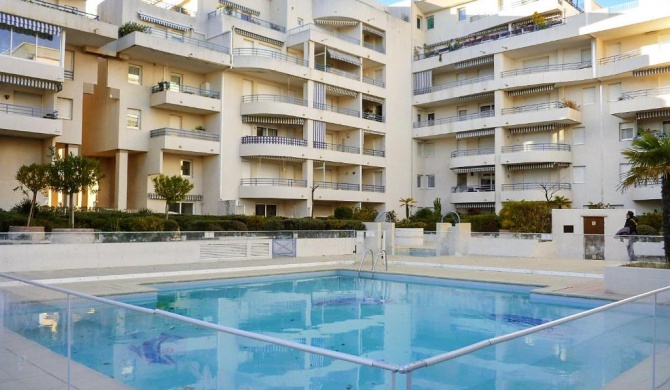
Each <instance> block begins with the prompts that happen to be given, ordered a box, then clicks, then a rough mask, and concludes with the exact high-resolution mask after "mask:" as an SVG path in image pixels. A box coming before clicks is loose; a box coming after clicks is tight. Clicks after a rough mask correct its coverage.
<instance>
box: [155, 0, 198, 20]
mask: <svg viewBox="0 0 670 390" xmlns="http://www.w3.org/2000/svg"><path fill="white" fill-rule="evenodd" d="M142 2H143V3H147V4H150V5H153V6H155V7H159V8H162V9H166V10H169V11H172V12H177V13H180V14H183V15H186V16H190V17H193V18H194V17H196V16H197V13H196V11H193V10H190V9H186V8H184V7H182V6H181V5H180V4H183V3H184V2H182V1H163V0H161V1H156V0H142Z"/></svg>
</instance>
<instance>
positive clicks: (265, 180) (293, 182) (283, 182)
mask: <svg viewBox="0 0 670 390" xmlns="http://www.w3.org/2000/svg"><path fill="white" fill-rule="evenodd" d="M240 185H241V186H275V187H301V188H306V187H307V180H297V179H279V178H274V177H251V178H246V179H241V180H240Z"/></svg>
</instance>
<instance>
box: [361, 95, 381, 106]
mask: <svg viewBox="0 0 670 390" xmlns="http://www.w3.org/2000/svg"><path fill="white" fill-rule="evenodd" d="M363 100H367V101H370V102H375V103H379V104H384V102H385V100H384V99H383V98H380V97H377V96H372V95H366V94H363Z"/></svg>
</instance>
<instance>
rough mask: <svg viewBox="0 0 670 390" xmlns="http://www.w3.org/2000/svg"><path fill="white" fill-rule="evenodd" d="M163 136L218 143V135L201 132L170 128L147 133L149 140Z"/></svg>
mask: <svg viewBox="0 0 670 390" xmlns="http://www.w3.org/2000/svg"><path fill="white" fill-rule="evenodd" d="M165 136H173V137H182V138H194V139H202V140H207V141H216V142H219V135H218V134H213V133H207V132H205V131H203V130H184V129H173V128H170V127H164V128H162V129H155V130H151V132H150V133H149V137H150V138H155V137H165Z"/></svg>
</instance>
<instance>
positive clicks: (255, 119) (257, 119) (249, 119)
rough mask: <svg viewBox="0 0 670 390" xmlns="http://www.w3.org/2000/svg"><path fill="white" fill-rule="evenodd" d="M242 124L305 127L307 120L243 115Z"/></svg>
mask: <svg viewBox="0 0 670 390" xmlns="http://www.w3.org/2000/svg"><path fill="white" fill-rule="evenodd" d="M242 123H264V124H280V125H303V124H305V119H304V118H292V117H276V116H256V115H242Z"/></svg>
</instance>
